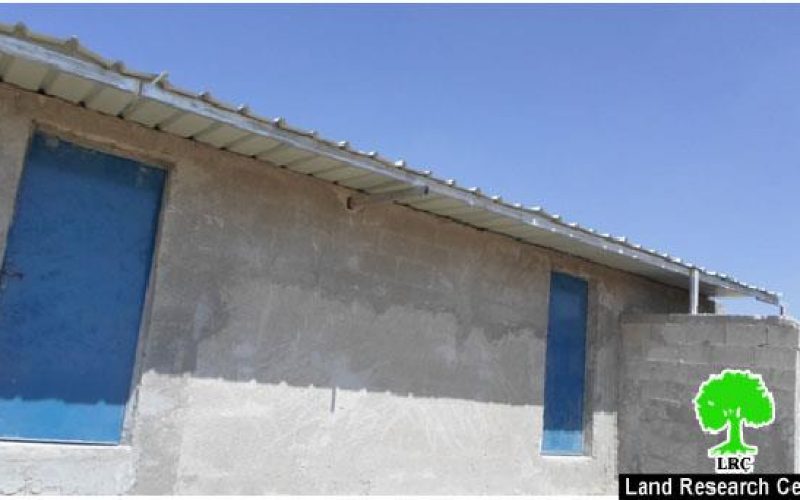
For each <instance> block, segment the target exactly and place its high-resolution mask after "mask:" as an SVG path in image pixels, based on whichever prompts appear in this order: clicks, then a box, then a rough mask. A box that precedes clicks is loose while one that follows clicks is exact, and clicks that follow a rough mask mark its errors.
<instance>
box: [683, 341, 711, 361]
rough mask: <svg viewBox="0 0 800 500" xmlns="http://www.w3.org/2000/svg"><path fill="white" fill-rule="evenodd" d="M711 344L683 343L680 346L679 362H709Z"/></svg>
mask: <svg viewBox="0 0 800 500" xmlns="http://www.w3.org/2000/svg"><path fill="white" fill-rule="evenodd" d="M711 350H712V347H711V344H710V343H708V342H704V343H702V344H691V345H689V344H684V345H682V346H681V362H682V363H685V364H689V365H704V366H705V365H708V364H709V363H711Z"/></svg>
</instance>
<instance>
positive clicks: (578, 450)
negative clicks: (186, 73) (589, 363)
mask: <svg viewBox="0 0 800 500" xmlns="http://www.w3.org/2000/svg"><path fill="white" fill-rule="evenodd" d="M587 306H588V286H587V283H586V281H584V280H582V279H580V278H576V277H574V276H569V275H567V274H562V273H553V274H552V275H551V277H550V307H549V318H548V325H547V357H546V358H547V359H546V366H545V382H544V435H543V439H542V452H543V453H545V454H551V455H581V454H583V441H584V440H583V401H584V378H585V374H586V310H587Z"/></svg>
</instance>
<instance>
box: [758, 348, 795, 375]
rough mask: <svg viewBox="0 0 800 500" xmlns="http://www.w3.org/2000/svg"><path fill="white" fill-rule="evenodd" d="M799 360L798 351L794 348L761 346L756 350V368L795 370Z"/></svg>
mask: <svg viewBox="0 0 800 500" xmlns="http://www.w3.org/2000/svg"><path fill="white" fill-rule="evenodd" d="M796 361H797V351H796V350H794V349H792V348H789V347H787V348H784V349H772V348H768V347H761V348H758V349H756V350H755V366H756V368H768V369H782V370H793V369H794V367H795V363H796Z"/></svg>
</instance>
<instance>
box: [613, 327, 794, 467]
mask: <svg viewBox="0 0 800 500" xmlns="http://www.w3.org/2000/svg"><path fill="white" fill-rule="evenodd" d="M798 328H799V326H798V324H797V323H796V322H794V321H793V320H789V319H785V318H777V317H768V318H759V317H746V316H714V315H699V316H690V315H682V314H673V315H626V316H624V317H623V319H622V353H621V359H622V364H623V369H622V375H621V377H620V380H621V382H622V384H621V389H620V414H619V438H620V439H619V440H620V453H619V460H620V466H619V468H620V471H621V472H630V473H633V472H645V473H646V472H654V473H658V472H674V473H686V472H697V473H701V472H707V473H713V472H714V464H713V461H712V460H711V459H710V458H708V455H707V452H708V449H709V448H711V447H712V446H714V445H716V444H719V443H721V442H723V441H724V440H725V434H724V433H722V434H718V435H707V434H704V433H703V432H702V430H701V429H700V427H699V425H698V424H697V420H696V418H695V413H694V406H693V403H692V399H693V398H694V397H695V394H696V393H697V390H698V388H699V387H700V384H701V383H702V382H704V381H705V380H706V379H707V378H708V376H709V375H710V374H712V373H719V372H720V371H721V370H723V369H724V368H732V369H736V368H738V369H750V370H751V371H753V372H754V373H759V374H761V375H762V376H763V378H764V382H765V383H766V385H767V387H768V388H769V390H770V391H771V392H772V394H773V396H774V398H775V405H776V416H775V422H774V423H773V424H772V425H770V426H769V427H765V428H762V429H747V428H746V429H745V431H744V432H745V439H746V440H747V442H748V443H749V444H752V445H756V446H758V450H759V451H758V456H757V459H756V465H755V467H756V471H757V472H763V473H770V472H771V473H787V472H795V471H796V469H797V467H798V465H797V459H796V456H795V455H796V450H797V435H796V432H795V429H796V422H795V418H796V413H797V411H796V409H797V400H796V392H797V361H798V355H797V348H798V334H799V333H800V332H799V331H798Z"/></svg>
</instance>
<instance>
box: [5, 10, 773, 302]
mask: <svg viewBox="0 0 800 500" xmlns="http://www.w3.org/2000/svg"><path fill="white" fill-rule="evenodd" d="M0 79H2V81H4V82H6V83H8V84H11V85H15V86H17V87H20V88H23V89H26V90H29V91H33V92H41V93H44V94H47V95H50V96H54V97H57V98H60V99H63V100H66V101H68V102H71V103H73V104H76V105H82V106H85V107H86V108H88V109H91V110H94V111H97V112H100V113H104V114H107V115H112V116H116V117H120V118H123V119H125V120H129V121H131V122H135V123H138V124H140V125H144V126H146V127H150V128H154V129H158V130H161V131H164V132H167V133H170V134H174V135H177V136H180V137H184V138H187V139H191V140H195V141H198V142H201V143H205V144H208V145H210V146H213V147H215V148H218V149H222V150H226V151H230V152H233V153H236V154H240V155H245V156H248V157H252V158H256V159H259V160H263V161H265V162H268V163H270V164H273V165H277V166H281V167H285V168H287V169H290V170H293V171H296V172H300V173H303V174H308V175H311V176H314V177H317V178H320V179H323V180H326V181H329V182H332V183H335V184H337V185H340V186H344V187H347V188H350V189H352V190H355V191H357V192H360V193H363V194H366V195H381V196H382V197H384V198H386V197H391V195H390V194H389V193H392V192H398V193H401V192H402V193H404V197H403V198H402V199H400V200H397V201H396V202H397V203H400V204H402V205H406V206H409V207H412V208H414V209H417V210H421V211H424V212H428V213H431V214H433V215H437V216H441V217H446V218H448V219H452V220H454V221H457V222H459V223H463V224H466V225H469V226H472V227H475V228H479V229H483V230H488V231H492V232H495V233H499V234H503V235H506V236H509V237H511V238H514V239H516V240H519V241H522V242H525V243H530V244H534V245H538V246H543V247H548V248H552V249H555V250H559V251H562V252H565V253H569V254H572V255H575V256H578V257H582V258H585V259H587V260H590V261H593V262H597V263H600V264H603V265H606V266H609V267H613V268H617V269H621V270H624V271H628V272H631V273H634V274H637V275H641V276H645V277H648V278H650V279H653V280H655V281H658V282H661V283H665V284H669V285H673V286H676V287H680V288H684V289H688V288H689V284H690V279H689V277H690V275H691V272H692V270H693V269H697V270H698V271H699V273H700V292H701V293H702V294H704V295H707V296H717V297H754V298H756V299H758V300H760V301H762V302H766V303H769V304H775V305H779V304H780V294H778V293H776V292H773V291H768V290H765V289H763V288H759V287H756V286H753V285H750V284H747V283H743V282H741V281H738V280H736V279H734V278H732V277H730V276H727V275H725V274H722V273H716V272H714V271H710V270H708V269H705V268H702V267H699V266H695V265H693V264H691V263H687V262H683V261H682V260H681V259H679V258H677V257H673V256H671V255H668V254H666V253H662V252H658V251H656V250H652V249H647V248H644V247H642V246H641V245H637V244H634V243H631V242H629V241H628V240H627V239H626V238H624V237H615V236H612V235H610V234H603V233H598V232H596V231H594V230H593V229H591V228H587V227H583V226H580V225H578V224H576V223H571V222H566V221H564V220H562V219H561V217H560V216H558V215H555V214H551V213H548V212H546V211H545V210H543V209H541V208H539V207H526V206H522V205H521V204H518V203H508V202H505V201H503V200H502V198H500V197H498V196H486V195H484V194H483V193H481V191H480V190H479V189H477V188H471V189H468V188H464V187H460V186H458V185H457V184H456V182H455V181H452V180H445V179H439V178H436V177H433V176H432V175H431V172H429V171H420V170H416V169H413V168H411V167H409V166H407V165H406V164H405V163H404V162H402V161H397V162H392V161H390V160H388V159H385V158H382V157H380V155H378V154H377V153H374V152H363V151H358V150H355V149H352V148H351V147H350V146H349V144H348V143H347V142H337V141H331V140H328V139H324V138H321V137H319V136H318V135H317V134H316V133H315V132H313V131H307V130H302V129H298V128H295V127H292V126H289V125H287V124H286V123H285V122H284V121H283V120H282V119H268V118H264V117H260V116H257V115H254V114H253V113H251V112H250V110H249V109H248V108H247V107H246V106H232V105H229V104H226V103H223V102H220V101H218V100H216V99H214V98H212V97H211V95H210V94H208V93H206V92H204V93H199V94H195V93H192V92H188V91H186V90H182V89H179V88H176V87H174V86H172V85H170V84H169V83H168V82H167V79H166V75H165V74H150V73H140V72H136V71H131V70H128V69H126V68H125V67H124V65H123V64H122V63H120V62H111V61H108V60H106V59H104V58H102V57H100V56H98V55H96V54H94V53H92V52H90V51H88V50H86V49H84V48H82V47H81V46H80V44H79V43H78V41H77V40H76V39H74V38H73V39H69V40H59V39H54V38H50V37H47V36H42V35H35V34H31V33H29V32H28V31H27V30H26V29H25V28H24V26H21V25H17V26H15V27H9V26H5V25H0ZM409 188H417V189H412V190H409ZM408 193H411V194H412V195H411V196H408V195H407V194H408ZM414 193H416V195H414Z"/></svg>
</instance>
